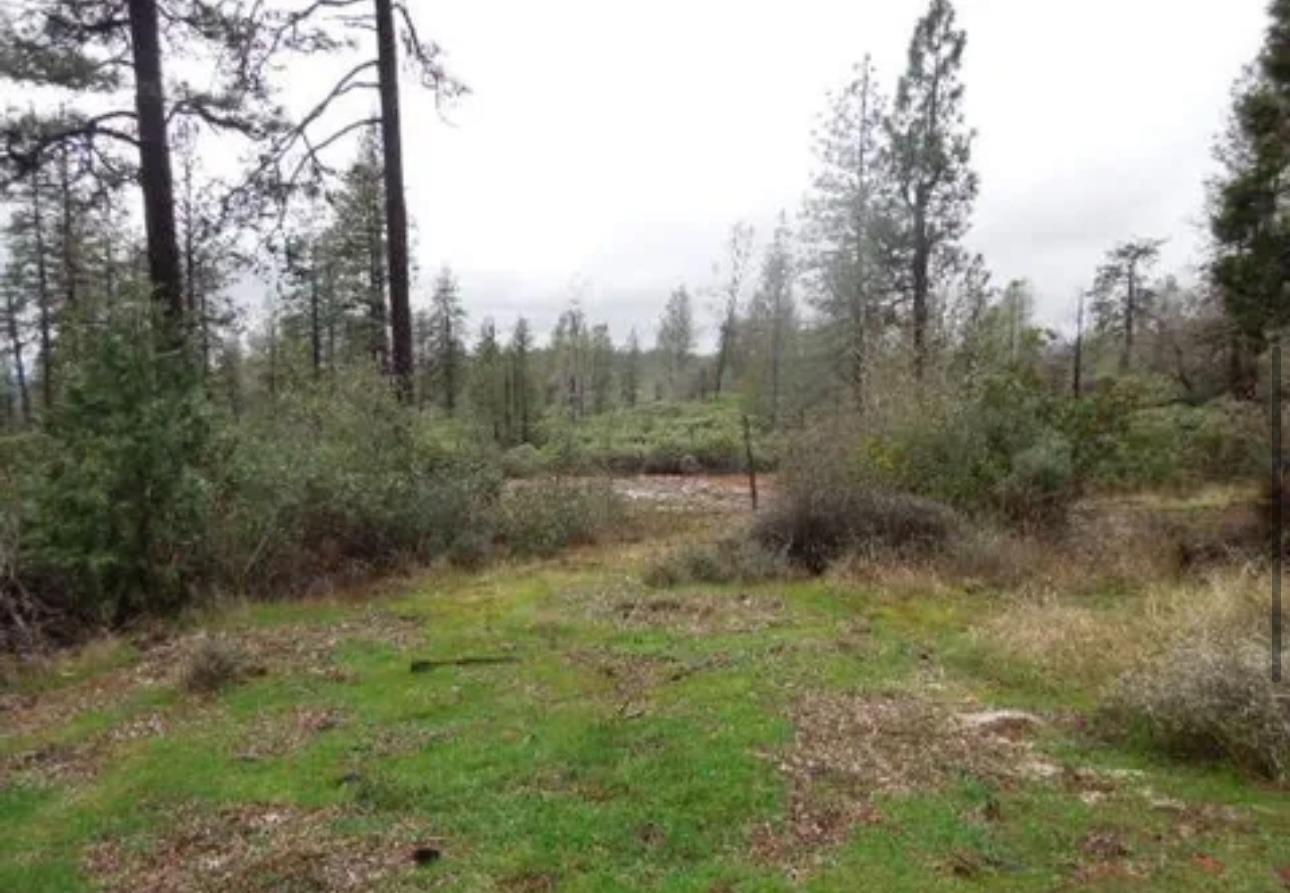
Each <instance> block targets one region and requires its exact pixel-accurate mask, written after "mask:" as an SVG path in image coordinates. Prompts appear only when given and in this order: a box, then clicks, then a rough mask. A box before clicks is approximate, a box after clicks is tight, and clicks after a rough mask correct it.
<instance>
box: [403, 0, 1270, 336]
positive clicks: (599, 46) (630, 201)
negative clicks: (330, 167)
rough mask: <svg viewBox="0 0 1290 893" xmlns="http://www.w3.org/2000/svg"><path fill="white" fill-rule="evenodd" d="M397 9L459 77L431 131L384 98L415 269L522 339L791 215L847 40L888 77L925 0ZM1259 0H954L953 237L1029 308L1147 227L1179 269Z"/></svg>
mask: <svg viewBox="0 0 1290 893" xmlns="http://www.w3.org/2000/svg"><path fill="white" fill-rule="evenodd" d="M412 5H413V6H414V7H422V6H423V7H424V8H420V9H417V15H418V18H419V20H420V21H421V22H422V23H423V26H424V28H425V31H426V32H427V33H429V34H431V35H433V37H434V38H435V39H436V40H437V41H439V42H440V43H441V44H443V45H444V47H445V48H446V50H447V51H448V54H449V56H448V59H449V62H450V64H451V67H452V69H453V70H454V71H455V72H456V73H457V74H459V75H460V76H461V77H462V78H463V79H464V80H466V81H467V82H468V83H469V85H470V87H471V88H472V90H473V94H472V95H471V96H469V97H467V98H466V99H465V100H464V101H462V102H461V103H460V104H459V105H458V106H457V107H456V108H455V109H454V110H453V111H452V112H451V113H450V119H451V125H450V126H449V125H447V124H444V123H442V122H441V121H439V120H438V116H437V115H436V114H435V112H434V110H433V105H432V103H431V102H430V100H429V99H428V98H427V97H425V96H424V94H422V95H417V94H415V93H413V92H411V91H409V92H408V93H407V94H405V97H406V98H405V119H406V121H405V128H406V137H405V139H406V143H407V155H408V166H409V178H408V179H409V190H410V195H409V205H410V209H411V211H412V213H413V215H414V216H415V218H416V220H417V221H418V225H419V236H418V238H419V243H420V244H419V248H418V252H419V254H418V259H419V261H420V264H421V266H422V269H424V270H432V269H433V268H435V267H437V266H438V265H439V264H441V263H445V262H446V263H449V264H451V265H452V266H453V268H454V269H455V270H457V272H458V273H459V276H460V279H461V281H462V286H463V293H464V296H465V299H466V301H467V305H468V309H469V311H470V313H471V316H472V317H473V318H474V319H475V320H479V319H480V318H482V317H483V316H485V315H490V316H493V317H494V318H496V320H497V321H498V323H499V324H500V325H502V326H508V325H509V324H510V322H511V321H512V320H513V319H514V318H515V317H516V316H517V315H518V314H520V313H523V314H525V315H527V316H529V317H530V318H531V319H532V320H534V321H535V322H536V323H537V324H538V326H539V328H540V329H545V328H546V327H547V326H548V325H549V324H550V323H551V322H552V321H553V319H554V316H555V314H557V313H558V312H559V310H560V308H561V307H562V306H563V305H564V304H565V303H566V302H567V301H568V299H569V297H570V295H571V294H573V293H575V292H576V293H578V294H580V295H581V297H582V301H583V304H584V306H585V307H586V308H587V310H588V312H589V313H590V315H591V316H593V317H594V318H597V319H604V320H607V321H609V322H610V323H611V324H612V326H613V328H614V330H615V334H616V335H619V336H622V335H623V334H625V333H626V331H627V328H628V327H629V326H631V325H632V324H639V326H640V328H641V330H642V334H646V333H649V332H652V329H653V323H654V320H655V318H656V316H657V313H658V309H659V308H660V306H661V304H662V302H663V300H664V298H665V296H666V294H667V292H668V290H669V289H670V288H672V287H673V286H675V285H676V284H677V283H680V282H685V283H688V284H689V285H690V286H691V287H692V288H696V289H698V288H702V287H704V286H706V285H708V284H709V283H710V281H711V279H712V274H711V267H712V263H713V261H714V260H715V259H716V257H717V256H718V255H719V253H720V250H721V245H722V242H723V239H724V235H725V232H726V231H727V229H728V228H729V226H730V224H731V223H732V222H733V221H735V220H738V219H748V220H750V221H752V222H753V223H754V224H755V225H756V226H757V227H758V229H759V231H760V232H761V233H762V234H765V233H766V232H768V231H769V229H770V225H771V221H772V219H773V217H774V215H775V214H776V212H777V211H778V210H779V209H780V208H786V209H788V210H789V212H790V213H795V212H796V210H797V208H798V207H799V205H800V201H801V196H802V194H803V190H804V188H805V185H806V183H807V179H808V177H809V173H810V169H811V154H810V130H811V127H812V124H813V121H814V118H815V116H816V114H817V113H818V112H819V111H820V109H821V107H822V105H823V96H824V93H825V91H826V90H827V89H829V88H830V87H833V86H835V85H836V84H838V83H840V82H841V81H842V80H843V79H844V77H845V76H846V74H847V72H848V70H849V68H850V66H851V64H852V63H853V62H855V61H856V60H858V59H859V58H860V57H861V56H862V55H863V54H864V53H865V52H866V51H868V52H871V53H872V54H873V56H874V59H875V61H876V63H877V65H878V67H879V69H880V71H881V72H882V74H883V76H884V78H885V79H886V80H887V82H888V84H889V85H890V84H891V83H894V80H895V77H896V75H897V73H898V72H899V70H900V68H901V65H902V63H903V57H904V51H905V46H906V43H907V40H908V35H909V31H910V29H911V28H912V26H913V23H914V21H915V20H916V19H917V17H918V16H919V15H920V14H921V12H922V11H923V8H924V7H925V0H883V2H857V0H796V2H793V3H787V2H761V0H652V2H649V3H645V2H639V0H636V2H626V0H616V2H606V0H544V2H540V3H537V2H532V0H440V2H435V3H425V4H420V3H413V4H412ZM1263 7H1264V0H1083V2H1081V3H1065V2H1061V3H1059V2H1056V0H959V2H958V8H959V17H960V21H961V23H962V24H963V25H964V26H965V27H966V28H967V30H968V34H969V44H968V52H967V59H966V64H965V79H966V82H967V87H968V93H967V112H968V116H969V119H970V122H971V124H972V125H973V126H975V127H976V128H977V130H978V131H979V137H978V140H977V143H976V156H975V163H976V166H977V169H978V170H979V172H980V174H981V197H980V200H979V202H978V205H977V213H976V218H975V219H976V225H975V228H974V230H973V232H972V234H971V238H970V241H971V244H972V246H973V247H974V248H977V249H979V250H981V251H983V252H985V254H986V256H987V259H988V261H989V263H990V265H991V267H992V269H993V270H994V272H995V275H996V278H997V279H998V280H1006V279H1009V278H1012V277H1019V276H1025V277H1028V278H1030V279H1031V280H1032V281H1033V282H1034V284H1035V286H1036V289H1037V291H1038V294H1039V307H1040V314H1041V316H1042V317H1043V318H1045V319H1046V320H1047V321H1049V322H1054V323H1062V322H1064V321H1065V318H1066V317H1067V316H1068V307H1069V306H1070V305H1071V303H1072V300H1073V295H1074V294H1075V291H1076V290H1077V289H1078V288H1079V287H1081V286H1082V285H1083V284H1084V283H1085V282H1086V280H1087V279H1088V278H1089V276H1090V271H1091V269H1092V268H1093V267H1094V265H1095V264H1096V263H1097V261H1098V259H1099V256H1100V254H1101V252H1102V251H1103V250H1104V249H1105V248H1106V247H1107V246H1108V245H1109V244H1111V243H1112V242H1114V241H1116V240H1119V239H1123V238H1126V237H1129V236H1131V235H1159V236H1167V237H1168V238H1169V239H1170V242H1169V245H1168V248H1167V251H1166V262H1167V264H1168V265H1169V266H1170V267H1176V268H1179V269H1183V268H1185V266H1186V265H1187V264H1188V262H1189V260H1191V259H1193V258H1194V257H1195V254H1196V245H1197V241H1198V223H1199V221H1200V217H1201V211H1202V197H1203V195H1202V182H1203V180H1204V178H1205V177H1206V176H1207V175H1208V174H1209V173H1210V172H1211V171H1212V170H1213V165H1212V163H1211V161H1210V146H1211V145H1212V141H1213V137H1214V134H1215V133H1216V132H1217V131H1218V130H1219V128H1220V127H1221V126H1222V123H1223V117H1224V113H1225V109H1226V106H1227V101H1228V91H1229V88H1230V85H1231V83H1232V81H1233V80H1234V79H1235V78H1236V77H1237V75H1238V74H1239V73H1240V70H1241V68H1242V66H1243V65H1244V64H1246V63H1247V62H1248V61H1249V60H1250V59H1251V58H1252V57H1253V55H1254V54H1255V52H1256V51H1257V48H1258V45H1259V43H1260V40H1261V37H1262V30H1263V25H1264V16H1263ZM888 92H890V87H889V88H888ZM429 278H430V277H429V276H428V275H423V277H422V279H423V283H424V284H423V290H424V288H425V284H428V281H429ZM424 298H425V296H424V294H422V295H419V296H418V299H419V300H424ZM705 322H706V320H705Z"/></svg>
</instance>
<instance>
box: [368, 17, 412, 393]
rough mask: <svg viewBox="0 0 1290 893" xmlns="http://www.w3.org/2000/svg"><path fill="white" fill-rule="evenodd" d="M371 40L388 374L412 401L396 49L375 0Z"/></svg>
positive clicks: (387, 20) (389, 22)
mask: <svg viewBox="0 0 1290 893" xmlns="http://www.w3.org/2000/svg"><path fill="white" fill-rule="evenodd" d="M375 3H376V41H377V47H378V51H379V59H378V68H379V71H380V82H381V139H382V143H383V148H384V168H385V218H386V229H387V231H388V232H387V233H386V236H387V239H388V241H389V249H388V250H389V258H390V269H389V277H390V324H391V329H392V333H393V336H394V351H393V354H394V356H393V367H394V368H393V371H394V378H395V382H396V385H397V387H398V391H399V396H400V397H401V398H402V399H403V400H404V401H410V400H411V399H412V308H411V303H410V299H409V296H408V289H409V283H408V211H407V205H406V204H405V199H404V195H403V143H402V136H401V133H400V122H399V79H398V78H399V63H398V44H397V43H396V41H395V35H394V12H393V4H392V3H391V0H375Z"/></svg>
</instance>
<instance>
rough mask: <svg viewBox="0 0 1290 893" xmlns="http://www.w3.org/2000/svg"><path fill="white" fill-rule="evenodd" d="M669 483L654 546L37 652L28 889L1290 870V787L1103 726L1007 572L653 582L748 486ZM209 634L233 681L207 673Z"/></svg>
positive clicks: (1142, 882) (1263, 876)
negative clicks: (185, 680) (1021, 633)
mask: <svg viewBox="0 0 1290 893" xmlns="http://www.w3.org/2000/svg"><path fill="white" fill-rule="evenodd" d="M666 486H667V485H666V482H662V481H659V482H651V483H648V484H642V483H640V482H629V483H628V484H626V485H625V487H626V488H627V489H626V492H628V493H629V495H632V492H631V488H633V487H635V488H638V489H640V488H643V490H644V491H645V492H644V493H643V495H641V496H639V497H637V498H638V499H639V500H640V501H642V502H645V503H652V502H655V503H658V502H661V503H666V504H667V505H666V506H665V509H666V510H665V511H662V512H658V513H657V514H658V516H659V517H660V518H661V519H662V521H661V523H659V524H657V525H655V526H656V527H658V528H659V529H660V530H662V531H663V532H662V533H659V534H658V535H656V536H653V537H648V538H646V539H645V540H644V541H641V542H636V543H630V544H625V545H624V544H616V545H606V546H599V547H595V548H588V549H583V550H578V551H574V552H571V553H569V554H566V555H565V556H563V557H561V558H558V559H554V560H550V561H543V562H527V563H515V564H508V565H502V566H498V567H495V568H492V569H489V570H486V571H484V572H480V573H464V572H459V571H450V570H442V571H435V572H431V573H428V574H426V575H425V576H421V577H418V578H416V579H412V580H406V581H400V582H399V583H397V584H390V585H388V586H386V587H385V588H384V589H383V590H382V591H379V592H373V591H372V590H370V589H369V590H367V591H365V592H363V593H354V594H351V595H349V596H347V597H336V598H332V599H328V600H309V601H302V602H294V603H289V604H250V605H245V606H242V607H239V608H235V609H228V610H224V611H221V612H220V613H219V614H217V615H215V616H213V617H210V618H207V619H206V621H205V622H203V623H201V624H199V625H198V626H200V628H198V627H197V626H194V628H192V629H190V630H189V631H186V632H179V633H166V634H164V635H162V634H157V635H152V636H147V635H139V636H136V637H134V638H133V639H125V638H122V639H118V640H110V641H103V642H100V643H96V644H94V645H92V646H90V647H87V648H85V649H82V650H81V651H79V652H78V653H76V654H73V655H68V656H65V657H63V658H60V659H59V660H57V661H56V662H54V663H53V664H52V665H50V666H47V667H44V668H42V669H40V670H39V671H27V672H25V673H23V674H20V675H18V676H17V677H16V678H14V679H13V680H11V681H10V682H9V684H8V685H7V687H5V688H3V689H0V723H2V724H3V725H2V729H3V731H2V733H0V890H5V891H25V893H36V891H78V890H95V889H102V890H108V891H117V893H161V891H229V890H236V891H252V893H254V891H264V893H268V891H327V890H346V891H348V890H355V891H356V890H384V891H397V890H472V891H473V890H481V891H487V890H496V891H547V890H568V891H602V890H666V891H695V893H729V891H778V890H808V891H854V890H857V889H872V890H893V891H898V890H908V891H929V890H959V889H963V890H969V889H971V890H977V889H999V890H1103V891H1105V890H1142V889H1155V890H1168V891H1186V890H1212V889H1216V888H1221V889H1233V890H1277V889H1290V802H1287V798H1286V797H1285V792H1284V790H1279V789H1277V788H1275V787H1273V786H1268V785H1261V784H1260V783H1258V782H1256V781H1252V780H1250V779H1247V778H1243V777H1240V776H1237V775H1235V774H1234V773H1232V772H1231V771H1228V770H1225V769H1222V768H1212V769H1207V768H1204V767H1200V768H1197V767H1189V766H1183V765H1179V764H1175V763H1170V762H1167V761H1164V760H1162V759H1160V758H1157V757H1153V756H1151V755H1150V754H1148V753H1146V752H1144V751H1137V750H1133V749H1126V748H1124V747H1119V746H1112V745H1110V744H1107V743H1105V742H1103V741H1099V740H1098V739H1097V738H1096V737H1094V736H1093V735H1092V734H1091V733H1090V732H1089V730H1088V722H1087V720H1088V711H1089V709H1090V706H1091V704H1092V703H1093V702H1094V696H1095V694H1096V692H1095V691H1094V690H1093V689H1092V688H1091V687H1090V685H1091V684H1085V683H1083V682H1080V681H1078V680H1074V681H1072V680H1060V679H1054V678H1052V677H1051V675H1046V674H1045V673H1044V672H1043V671H1042V670H1041V669H1039V668H1038V667H1037V666H1036V665H1034V664H1032V663H1029V662H1028V661H1027V658H1026V657H1025V656H1024V655H1020V654H1018V653H1015V652H1012V651H1006V650H1004V649H1002V648H1001V647H1000V646H999V645H998V644H997V640H998V637H997V636H995V635H993V634H992V633H991V630H996V629H997V628H998V625H999V623H1000V622H1003V621H1005V620H1007V619H1008V618H1007V616H1006V615H1007V614H1008V612H1009V609H1010V604H1011V603H1009V602H1007V601H1005V600H1002V599H998V598H994V597H992V596H991V594H990V593H988V592H987V593H983V592H981V591H980V590H979V588H974V587H962V588H958V587H955V586H951V585H945V584H943V583H938V584H936V585H926V586H921V585H918V584H917V582H916V581H914V582H907V583H906V584H905V585H900V586H878V585H876V584H874V583H865V582H863V581H859V580H855V579H847V578H845V577H834V578H826V579H822V580H813V581H806V582H794V583H767V584H759V585H756V586H746V585H727V586H685V587H679V588H676V589H671V590H654V589H650V588H648V587H646V586H644V585H643V584H642V583H641V582H640V579H639V578H640V571H641V569H642V568H643V567H644V565H645V564H646V563H647V562H648V561H649V560H650V558H651V556H653V555H655V554H657V553H658V552H659V551H660V550H662V549H665V548H667V547H668V546H669V545H673V544H675V543H677V542H679V541H682V540H686V539H693V538H695V537H700V536H707V535H710V534H711V533H712V532H713V531H714V530H715V529H720V528H722V527H726V526H728V525H730V524H732V523H736V516H735V515H734V514H733V512H734V511H735V510H737V509H740V501H739V500H740V497H741V496H742V491H741V490H739V485H738V483H737V482H736V481H734V480H731V481H727V482H722V481H716V482H707V483H703V484H701V485H695V484H690V485H687V486H690V487H691V489H693V490H695V491H696V492H697V493H698V494H699V498H698V499H697V500H695V501H696V502H698V503H699V504H700V507H701V509H700V510H695V507H694V506H693V505H691V510H690V511H684V510H681V508H678V505H679V504H681V503H684V502H685V499H684V498H683V497H675V498H674V497H673V496H671V495H669V494H668V493H667V492H665V488H666ZM674 503H675V504H674ZM682 508H683V506H682ZM1132 598H1134V596H1133V595H1132V594H1120V595H1118V596H1117V597H1115V598H1112V597H1110V596H1109V595H1104V596H1090V597H1086V598H1085V599H1084V601H1083V602H1081V604H1080V606H1079V607H1078V610H1079V611H1080V612H1082V613H1081V616H1085V615H1087V616H1092V617H1095V615H1096V614H1097V613H1098V612H1103V613H1105V614H1108V615H1112V616H1114V614H1115V612H1117V611H1124V610H1126V609H1125V606H1124V604H1125V600H1126V599H1128V600H1131V599H1132ZM1069 610H1075V609H1074V608H1071V609H1069ZM212 639H214V640H216V641H227V642H229V643H233V644H234V645H235V646H236V648H237V650H238V651H239V652H240V657H239V659H238V661H237V665H238V667H239V672H238V674H237V678H236V679H235V680H234V681H233V682H232V683H231V684H229V685H227V686H225V687H224V688H222V689H220V690H219V691H218V692H217V693H215V694H209V695H196V694H191V693H189V692H187V691H186V690H185V689H184V687H183V686H182V685H181V684H180V682H181V678H182V674H183V672H184V669H185V667H186V666H187V665H188V664H189V662H190V660H191V658H192V655H193V654H194V653H196V652H198V651H199V650H201V649H203V648H208V647H209V642H210V640H212ZM477 659H483V660H477ZM414 662H419V663H417V664H416V671H415V672H414V671H413V664H414Z"/></svg>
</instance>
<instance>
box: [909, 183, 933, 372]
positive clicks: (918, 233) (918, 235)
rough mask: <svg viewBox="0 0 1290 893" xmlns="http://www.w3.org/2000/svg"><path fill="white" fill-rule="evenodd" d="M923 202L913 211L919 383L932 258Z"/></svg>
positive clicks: (923, 367)
mask: <svg viewBox="0 0 1290 893" xmlns="http://www.w3.org/2000/svg"><path fill="white" fill-rule="evenodd" d="M923 201H924V200H923V198H922V197H921V196H920V197H919V204H918V207H917V208H916V209H915V210H914V269H913V285H914V289H913V304H914V306H913V317H914V378H915V380H917V381H920V382H921V381H922V380H923V375H924V373H925V372H926V368H927V317H928V313H927V292H928V269H927V268H928V265H929V264H930V263H931V256H932V251H931V246H930V245H929V244H928V240H927V212H926V209H925V207H924V206H923Z"/></svg>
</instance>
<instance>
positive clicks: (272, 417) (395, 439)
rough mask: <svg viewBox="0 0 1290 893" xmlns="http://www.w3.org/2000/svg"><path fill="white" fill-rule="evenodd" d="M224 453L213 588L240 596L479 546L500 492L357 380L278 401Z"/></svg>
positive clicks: (372, 381) (484, 467)
mask: <svg viewBox="0 0 1290 893" xmlns="http://www.w3.org/2000/svg"><path fill="white" fill-rule="evenodd" d="M222 446H223V449H224V456H225V461H224V463H223V465H222V469H223V476H222V479H221V481H220V489H219V499H220V506H219V508H220V510H219V512H218V513H217V516H216V518H215V520H214V521H213V522H212V530H211V534H210V539H211V543H212V546H213V548H214V549H215V552H216V558H217V560H218V576H219V579H220V580H221V582H222V583H223V584H224V585H226V586H229V587H231V588H234V589H237V590H240V591H250V592H258V593H264V592H283V591H285V592H289V591H292V590H295V589H298V588H300V587H301V586H302V585H307V584H308V583H310V582H311V581H315V580H317V579H319V578H320V577H325V576H327V575H331V574H342V575H345V574H352V573H356V572H359V573H366V572H370V571H372V570H374V569H377V568H380V567H388V566H391V565H394V564H396V563H398V562H400V561H405V560H418V561H426V560H430V559H433V558H434V557H436V556H439V555H443V554H446V553H448V552H449V551H450V550H453V549H454V548H457V547H458V544H459V543H462V542H465V541H472V542H474V543H478V542H479V540H480V539H481V537H484V538H486V537H487V535H488V534H487V532H488V531H489V530H490V529H491V528H490V525H491V523H492V514H493V510H494V506H495V504H496V500H497V497H498V494H499V492H500V486H501V477H500V473H499V472H498V469H497V468H496V467H494V466H492V465H490V464H489V463H488V461H487V460H485V459H468V458H463V457H461V456H459V455H457V454H453V453H445V452H444V451H443V448H442V446H440V445H439V444H438V443H436V442H435V441H434V440H433V439H431V438H429V437H426V436H423V433H422V431H420V430H419V429H418V428H417V427H416V426H415V424H414V418H413V417H412V416H411V415H410V414H409V413H408V412H407V411H406V409H405V408H404V407H402V406H400V405H399V403H398V401H397V399H396V397H395V395H394V393H393V391H392V389H391V388H390V387H389V385H388V383H387V382H386V381H384V380H382V379H380V378H379V377H378V376H377V375H376V373H375V372H369V373H364V372H363V371H362V370H358V369H355V370H350V371H347V373H346V375H344V376H340V377H338V380H337V381H336V382H335V384H334V385H328V386H313V385H304V386H300V387H298V388H296V389H293V390H292V391H290V392H288V393H285V394H282V395H280V397H279V400H278V403H277V405H276V406H275V407H274V408H273V410H272V411H271V412H266V413H265V414H264V415H262V416H259V417H256V418H252V419H248V420H246V421H244V422H243V423H242V424H240V425H236V426H229V427H228V428H227V429H226V436H225V439H224V442H223V444H222ZM462 548H464V547H462Z"/></svg>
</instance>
